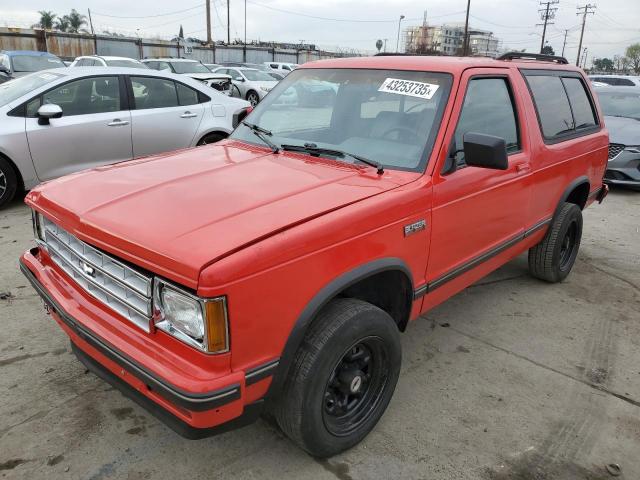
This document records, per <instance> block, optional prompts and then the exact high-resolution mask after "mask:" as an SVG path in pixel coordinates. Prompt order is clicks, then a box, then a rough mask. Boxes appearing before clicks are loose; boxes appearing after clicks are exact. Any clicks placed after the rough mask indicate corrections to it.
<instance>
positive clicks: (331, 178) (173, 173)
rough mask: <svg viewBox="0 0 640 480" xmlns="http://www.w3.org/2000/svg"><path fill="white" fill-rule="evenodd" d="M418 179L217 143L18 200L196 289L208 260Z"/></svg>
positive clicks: (102, 171)
mask: <svg viewBox="0 0 640 480" xmlns="http://www.w3.org/2000/svg"><path fill="white" fill-rule="evenodd" d="M416 176H417V174H415V173H411V174H409V172H396V171H387V172H385V174H384V176H382V177H380V176H378V175H376V173H375V170H374V169H372V168H369V167H360V166H353V165H348V164H345V163H342V162H339V161H333V160H323V159H318V158H312V157H309V156H307V155H300V154H296V153H291V152H288V153H280V154H273V153H271V152H269V151H265V149H264V148H260V147H255V146H250V145H248V144H245V143H241V142H236V141H223V142H220V143H218V144H215V145H210V146H207V147H198V148H195V149H186V150H180V151H177V152H172V153H169V154H164V155H158V156H154V157H146V158H142V159H138V160H133V161H129V162H124V163H120V164H116V165H112V166H108V167H100V168H96V169H93V170H87V171H84V172H80V173H76V174H72V175H68V176H66V177H62V178H60V179H57V180H53V181H50V182H46V183H44V184H42V185H40V186H39V187H37V188H36V189H34V190H32V191H31V192H30V193H29V195H28V196H27V199H26V202H27V203H28V204H29V205H30V206H32V207H34V208H37V209H38V210H40V211H42V212H43V213H45V214H47V215H48V216H49V217H51V219H52V220H54V221H56V222H57V223H59V224H60V225H61V226H62V227H63V228H65V229H66V230H68V231H70V232H72V233H74V234H76V235H77V236H79V237H80V238H82V239H83V240H85V241H87V242H88V243H90V244H93V245H95V246H97V247H99V248H102V249H104V250H106V251H108V252H110V253H112V254H114V255H116V256H118V257H121V258H124V259H125V260H128V261H130V262H132V263H135V264H137V265H139V266H141V267H143V268H145V269H147V270H150V271H152V272H155V273H156V274H159V275H162V276H165V277H167V278H169V279H171V280H174V281H176V282H178V283H181V284H184V285H186V286H188V287H191V288H197V282H198V277H199V273H200V271H201V269H202V268H204V267H206V266H207V265H209V264H211V263H212V262H215V261H216V260H219V259H221V258H223V257H225V256H227V255H230V254H232V253H233V252H236V251H238V250H240V249H242V248H244V247H246V246H248V245H251V244H252V243H256V242H258V241H260V240H261V239H264V238H267V237H268V236H270V235H273V234H275V233H278V232H282V231H283V230H286V229H288V228H291V227H293V226H295V225H297V224H300V223H302V222H304V221H307V220H309V219H312V218H314V217H317V216H320V215H322V214H325V213H327V212H330V211H332V210H336V209H338V208H341V207H343V206H346V205H348V204H351V203H354V202H358V201H360V200H363V199H365V198H367V197H371V196H373V195H377V194H380V193H382V192H385V191H387V190H390V189H393V188H396V187H398V186H400V185H402V184H405V183H408V182H409V181H411V180H413V179H415V178H416Z"/></svg>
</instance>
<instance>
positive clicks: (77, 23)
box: [63, 8, 87, 33]
mask: <svg viewBox="0 0 640 480" xmlns="http://www.w3.org/2000/svg"><path fill="white" fill-rule="evenodd" d="M63 18H65V19H66V20H67V21H68V22H69V29H68V31H69V32H71V33H78V32H80V31H85V30H84V29H83V28H81V27H82V26H83V25H86V24H87V17H85V16H84V15H80V14H79V13H78V12H77V11H76V9H75V8H72V9H71V13H70V14H69V15H65V16H64V17H63Z"/></svg>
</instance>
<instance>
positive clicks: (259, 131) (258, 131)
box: [242, 122, 280, 153]
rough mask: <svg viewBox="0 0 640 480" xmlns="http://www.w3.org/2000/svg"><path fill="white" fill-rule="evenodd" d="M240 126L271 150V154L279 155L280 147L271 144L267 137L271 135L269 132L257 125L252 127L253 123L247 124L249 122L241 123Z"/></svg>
mask: <svg viewBox="0 0 640 480" xmlns="http://www.w3.org/2000/svg"><path fill="white" fill-rule="evenodd" d="M242 124H243V125H244V126H245V127H248V128H249V129H250V130H251V131H252V132H253V134H254V135H255V136H256V137H258V138H259V139H260V140H262V141H263V142H264V143H266V144H267V145H268V146H269V147H270V148H271V151H272V152H273V153H280V147H279V146H278V145H276V144H275V143H273V142H272V141H271V140H269V137H271V136H272V135H273V133H271V131H270V130H267V129H266V128H262V127H259V126H258V125H254V124H253V123H249V122H242Z"/></svg>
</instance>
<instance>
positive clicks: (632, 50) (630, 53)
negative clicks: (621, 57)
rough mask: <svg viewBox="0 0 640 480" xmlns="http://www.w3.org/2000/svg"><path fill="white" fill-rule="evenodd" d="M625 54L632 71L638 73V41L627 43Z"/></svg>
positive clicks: (639, 70)
mask: <svg viewBox="0 0 640 480" xmlns="http://www.w3.org/2000/svg"><path fill="white" fill-rule="evenodd" d="M625 54H626V55H627V58H628V59H629V64H630V66H631V68H632V69H633V71H634V72H635V73H636V74H639V75H640V43H634V44H633V45H629V46H628V47H627V51H626V52H625Z"/></svg>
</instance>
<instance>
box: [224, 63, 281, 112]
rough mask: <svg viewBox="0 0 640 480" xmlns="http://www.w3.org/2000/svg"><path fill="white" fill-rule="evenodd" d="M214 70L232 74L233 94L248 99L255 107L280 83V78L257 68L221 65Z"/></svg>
mask: <svg viewBox="0 0 640 480" xmlns="http://www.w3.org/2000/svg"><path fill="white" fill-rule="evenodd" d="M214 72H215V73H224V74H227V75H230V76H231V81H232V82H233V89H234V92H233V95H234V96H236V97H240V98H245V99H247V101H248V102H249V103H251V105H253V106H254V107H255V106H256V105H257V104H258V103H259V102H260V100H262V99H263V98H264V96H265V95H266V94H267V93H269V92H270V91H271V89H272V88H273V87H275V86H276V85H277V83H278V80H276V79H275V78H273V77H272V76H271V75H269V74H268V73H267V72H262V71H260V70H257V69H255V68H241V67H220V68H216V69H215V70H214Z"/></svg>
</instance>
